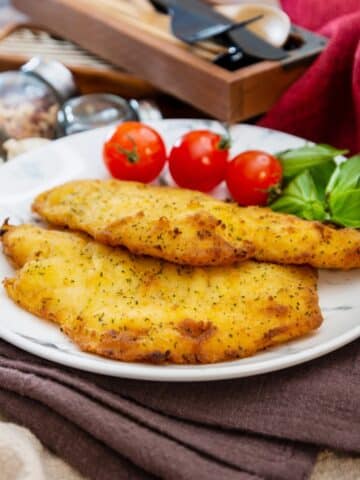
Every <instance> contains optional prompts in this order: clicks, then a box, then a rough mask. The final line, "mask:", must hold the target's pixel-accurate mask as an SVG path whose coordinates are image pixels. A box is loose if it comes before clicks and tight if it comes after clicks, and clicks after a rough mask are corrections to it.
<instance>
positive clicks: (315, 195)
mask: <svg viewBox="0 0 360 480" xmlns="http://www.w3.org/2000/svg"><path fill="white" fill-rule="evenodd" d="M344 153H346V151H345V150H338V149H336V148H334V147H331V146H329V145H306V146H304V147H301V148H297V149H294V150H287V151H286V152H281V153H280V154H278V155H276V156H277V157H278V158H279V159H280V161H281V163H282V165H283V175H284V182H283V187H284V189H283V192H282V194H281V196H280V197H278V198H277V199H276V200H275V201H274V202H273V203H272V204H271V205H270V207H271V208H272V209H273V210H275V211H278V212H285V213H291V214H294V215H297V216H299V217H302V218H304V219H306V220H319V221H330V222H333V223H335V224H338V225H341V226H346V227H353V228H360V154H359V155H356V156H354V157H352V158H350V159H346V160H345V161H343V162H342V163H339V164H337V163H336V162H335V157H336V156H338V155H343V154H344Z"/></svg>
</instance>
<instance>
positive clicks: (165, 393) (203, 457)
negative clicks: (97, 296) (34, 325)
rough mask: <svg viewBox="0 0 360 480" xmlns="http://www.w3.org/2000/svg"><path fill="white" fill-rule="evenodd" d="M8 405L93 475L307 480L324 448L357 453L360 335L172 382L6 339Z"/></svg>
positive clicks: (2, 355)
mask: <svg viewBox="0 0 360 480" xmlns="http://www.w3.org/2000/svg"><path fill="white" fill-rule="evenodd" d="M0 409H1V411H2V412H3V413H5V414H7V415H8V416H9V417H10V419H13V420H15V421H17V422H18V423H21V424H23V425H24V426H26V427H28V428H30V429H31V430H32V431H33V432H34V433H35V434H36V435H37V436H38V438H39V439H40V440H41V441H42V442H43V443H44V444H45V445H47V446H48V447H49V448H50V449H52V450H53V451H55V452H56V453H57V454H58V455H59V456H61V457H62V458H64V459H65V460H66V461H68V462H69V463H70V464H72V465H73V466H74V467H76V468H77V469H78V470H79V471H80V472H82V473H83V474H84V475H87V476H88V477H89V478H91V479H96V480H108V479H109V480H110V479H111V480H112V479H115V478H116V479H117V478H119V479H120V478H121V479H127V478H128V479H134V480H138V479H151V478H164V479H175V478H176V479H180V480H181V479H194V478H196V479H199V480H201V479H204V480H205V479H206V480H209V479H210V480H212V479H214V480H215V479H216V480H217V479H222V480H227V479H229V480H230V479H231V480H233V479H239V480H259V479H280V480H282V479H284V480H285V479H286V480H288V479H289V478H291V479H292V480H300V479H306V478H308V476H309V475H310V472H311V469H312V465H313V462H314V460H315V456H316V453H317V450H318V448H319V447H330V448H333V449H340V450H346V451H349V452H357V453H359V452H360V342H358V341H357V342H353V343H352V344H350V345H349V346H347V347H344V348H343V349H341V350H340V351H338V352H335V353H333V354H330V355H328V356H326V357H322V358H320V359H318V360H315V361H313V362H310V363H307V364H304V365H301V366H298V367H294V368H291V369H287V370H284V371H281V372H275V373H271V374H266V375H261V376H257V377H250V378H247V379H238V380H231V381H230V380H229V381H222V382H211V383H191V384H189V383H176V384H174V383H158V382H141V381H134V380H124V379H118V378H113V377H104V376H99V375H94V374H89V373H86V372H80V371H77V370H72V369H69V368H65V367H61V366H58V365H55V364H53V363H50V362H47V361H45V360H42V359H39V358H37V357H34V356H32V355H30V354H28V353H25V352H22V351H20V350H18V349H16V348H15V347H12V346H11V345H9V344H7V343H5V342H2V341H0Z"/></svg>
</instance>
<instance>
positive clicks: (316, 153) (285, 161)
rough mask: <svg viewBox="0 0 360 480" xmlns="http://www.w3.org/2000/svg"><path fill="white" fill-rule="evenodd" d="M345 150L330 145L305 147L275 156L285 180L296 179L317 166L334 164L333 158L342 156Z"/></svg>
mask: <svg viewBox="0 0 360 480" xmlns="http://www.w3.org/2000/svg"><path fill="white" fill-rule="evenodd" d="M345 153H347V150H338V149H337V148H334V147H332V146H331V145H325V144H318V145H305V146H303V147H300V148H295V149H292V150H285V151H284V152H280V153H278V154H277V155H276V157H277V158H278V159H279V160H280V161H281V163H282V165H283V177H284V179H285V180H289V179H291V178H294V177H296V175H298V174H299V173H301V172H303V171H304V170H306V169H308V168H312V167H316V166H318V165H324V164H329V162H331V163H333V164H335V162H334V158H335V157H337V156H338V155H344V154H345Z"/></svg>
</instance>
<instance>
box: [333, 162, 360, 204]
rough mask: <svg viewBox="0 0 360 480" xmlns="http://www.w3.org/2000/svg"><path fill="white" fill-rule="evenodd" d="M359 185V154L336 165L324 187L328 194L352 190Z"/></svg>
mask: <svg viewBox="0 0 360 480" xmlns="http://www.w3.org/2000/svg"><path fill="white" fill-rule="evenodd" d="M359 186H360V155H355V156H354V157H351V158H349V159H348V160H346V161H345V162H343V163H341V164H340V165H338V166H337V168H336V170H335V171H334V173H333V175H332V176H331V178H330V180H329V183H328V185H327V187H326V191H327V193H328V194H330V195H332V194H333V193H335V192H340V191H345V190H352V189H355V188H358V187H359Z"/></svg>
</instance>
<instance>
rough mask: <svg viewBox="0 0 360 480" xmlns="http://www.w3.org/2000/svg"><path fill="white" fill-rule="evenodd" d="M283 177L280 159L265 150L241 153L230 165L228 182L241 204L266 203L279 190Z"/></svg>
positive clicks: (229, 187)
mask: <svg viewBox="0 0 360 480" xmlns="http://www.w3.org/2000/svg"><path fill="white" fill-rule="evenodd" d="M281 179H282V166H281V163H280V161H279V160H278V159H277V158H276V157H274V156H273V155H270V154H268V153H265V152H261V151H259V150H249V151H247V152H243V153H240V155H238V156H236V157H235V158H234V159H233V160H232V161H231V162H230V163H229V165H228V168H227V171H226V184H227V187H228V189H229V191H230V193H231V195H232V197H233V198H234V200H236V201H237V202H238V203H239V204H240V205H244V206H246V205H266V204H267V203H269V201H270V199H271V194H272V193H274V192H275V191H277V190H279V185H280V182H281Z"/></svg>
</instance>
